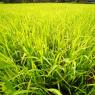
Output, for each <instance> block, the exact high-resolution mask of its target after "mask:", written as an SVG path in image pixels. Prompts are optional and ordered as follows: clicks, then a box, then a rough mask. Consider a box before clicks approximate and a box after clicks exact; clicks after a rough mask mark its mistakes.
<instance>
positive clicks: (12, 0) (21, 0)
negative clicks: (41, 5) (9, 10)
mask: <svg viewBox="0 0 95 95" xmlns="http://www.w3.org/2000/svg"><path fill="white" fill-rule="evenodd" d="M0 1H1V2H4V3H24V2H25V3H30V2H88V1H91V2H95V0H0Z"/></svg>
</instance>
